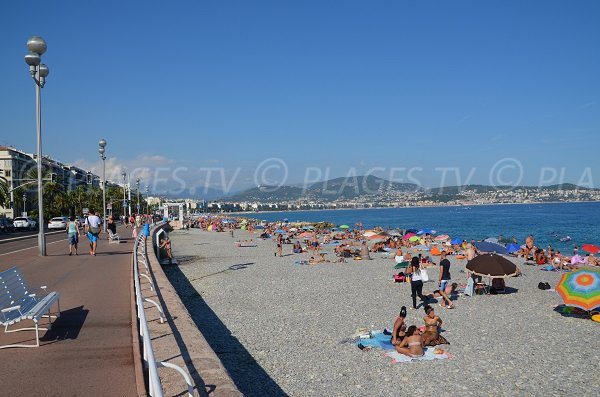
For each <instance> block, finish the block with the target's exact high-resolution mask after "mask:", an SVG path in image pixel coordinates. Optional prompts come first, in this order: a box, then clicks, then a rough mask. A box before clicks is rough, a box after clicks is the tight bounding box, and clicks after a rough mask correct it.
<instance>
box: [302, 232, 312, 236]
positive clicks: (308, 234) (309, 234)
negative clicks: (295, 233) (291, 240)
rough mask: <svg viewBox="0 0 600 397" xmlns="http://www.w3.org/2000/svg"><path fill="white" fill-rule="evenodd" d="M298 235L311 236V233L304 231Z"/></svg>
mask: <svg viewBox="0 0 600 397" xmlns="http://www.w3.org/2000/svg"><path fill="white" fill-rule="evenodd" d="M300 237H312V233H309V232H304V233H301V234H300Z"/></svg>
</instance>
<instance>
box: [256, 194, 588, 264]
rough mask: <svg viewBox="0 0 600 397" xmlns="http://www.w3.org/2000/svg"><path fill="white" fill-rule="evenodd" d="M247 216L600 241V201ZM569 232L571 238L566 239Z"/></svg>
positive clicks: (541, 241) (568, 247)
mask: <svg viewBox="0 0 600 397" xmlns="http://www.w3.org/2000/svg"><path fill="white" fill-rule="evenodd" d="M244 216H247V217H252V218H256V219H260V220H265V221H268V222H272V221H283V220H284V219H287V220H288V221H289V222H296V221H306V222H320V221H325V222H330V223H333V224H336V225H338V226H340V225H344V224H346V225H348V226H350V227H351V228H353V227H355V224H356V223H357V222H362V224H363V228H364V229H369V228H373V227H375V226H381V227H383V228H388V229H394V228H397V229H417V230H419V229H422V228H431V229H434V230H436V231H437V234H438V235H440V234H448V235H449V236H450V237H451V238H453V239H454V238H459V239H464V240H467V241H471V240H483V239H485V238H488V237H495V238H498V237H499V236H500V235H502V236H503V238H505V239H511V238H512V237H513V236H515V237H516V238H517V241H518V243H519V244H523V243H524V242H525V238H526V237H527V236H528V235H529V234H531V235H533V236H534V239H535V245H536V246H538V247H543V248H546V247H548V246H552V247H553V248H554V249H557V250H559V251H561V252H563V253H565V254H571V253H572V252H573V249H574V247H575V246H577V247H581V245H583V244H594V245H597V246H600V202H577V203H540V204H538V203H536V204H494V205H474V206H452V207H449V206H445V207H407V208H370V209H339V210H322V211H292V212H261V213H253V214H246V213H245V214H244ZM567 236H568V237H570V240H569V241H561V239H563V240H565V239H566V237H567ZM580 252H581V251H580Z"/></svg>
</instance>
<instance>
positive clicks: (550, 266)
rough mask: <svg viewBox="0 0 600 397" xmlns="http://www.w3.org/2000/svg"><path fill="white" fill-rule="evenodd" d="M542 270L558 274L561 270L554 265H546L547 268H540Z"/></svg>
mask: <svg viewBox="0 0 600 397" xmlns="http://www.w3.org/2000/svg"><path fill="white" fill-rule="evenodd" d="M540 270H544V271H546V272H557V271H558V270H559V269H558V268H556V267H554V266H552V265H546V266H542V267H540Z"/></svg>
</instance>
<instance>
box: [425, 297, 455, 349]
mask: <svg viewBox="0 0 600 397" xmlns="http://www.w3.org/2000/svg"><path fill="white" fill-rule="evenodd" d="M423 321H424V322H425V332H424V333H423V345H424V346H437V345H445V344H449V343H448V341H447V340H446V338H444V337H443V336H441V335H440V333H439V329H440V327H441V326H442V319H441V318H440V317H439V316H436V314H435V311H434V310H433V307H431V306H429V305H425V317H423Z"/></svg>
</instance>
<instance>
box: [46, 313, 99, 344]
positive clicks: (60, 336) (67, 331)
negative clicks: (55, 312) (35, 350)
mask: <svg viewBox="0 0 600 397" xmlns="http://www.w3.org/2000/svg"><path fill="white" fill-rule="evenodd" d="M89 312H90V311H89V310H88V309H84V308H83V306H79V307H74V308H72V309H69V310H63V311H61V312H60V317H59V318H57V319H56V320H54V321H53V322H52V328H50V330H48V331H46V333H45V334H44V336H43V337H41V338H40V341H42V342H56V341H61V340H66V339H77V337H78V336H79V332H80V331H81V328H82V327H83V324H84V323H85V320H86V318H87V316H88V313H89ZM42 324H43V323H42ZM42 326H43V325H42Z"/></svg>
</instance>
